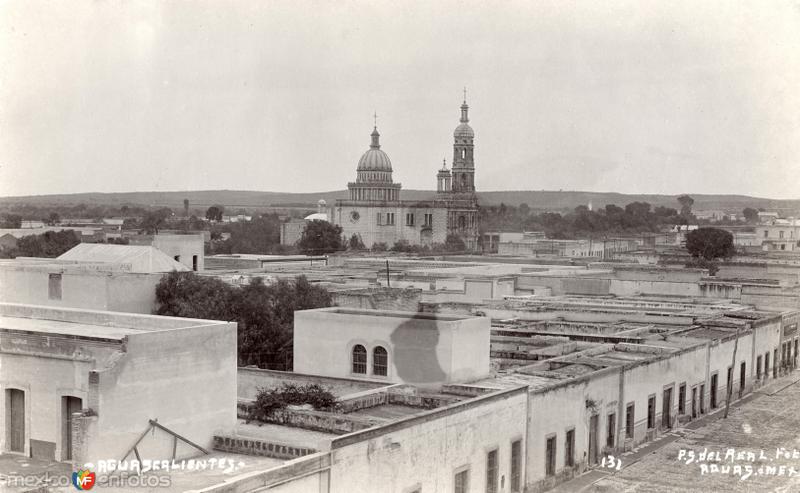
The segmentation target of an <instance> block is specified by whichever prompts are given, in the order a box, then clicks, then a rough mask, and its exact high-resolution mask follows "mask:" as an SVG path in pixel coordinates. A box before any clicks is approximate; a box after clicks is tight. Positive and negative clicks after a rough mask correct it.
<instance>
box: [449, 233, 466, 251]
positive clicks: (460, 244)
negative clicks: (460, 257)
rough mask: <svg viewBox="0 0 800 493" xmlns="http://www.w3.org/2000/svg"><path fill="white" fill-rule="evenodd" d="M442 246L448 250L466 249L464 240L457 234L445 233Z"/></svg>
mask: <svg viewBox="0 0 800 493" xmlns="http://www.w3.org/2000/svg"><path fill="white" fill-rule="evenodd" d="M444 247H445V249H446V250H447V251H448V252H463V251H464V250H466V249H467V246H466V245H465V244H464V240H462V239H461V238H460V237H459V236H458V235H453V234H449V235H447V238H445V240H444Z"/></svg>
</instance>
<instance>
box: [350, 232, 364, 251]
mask: <svg viewBox="0 0 800 493" xmlns="http://www.w3.org/2000/svg"><path fill="white" fill-rule="evenodd" d="M347 248H349V249H350V250H364V249H366V247H365V246H364V242H363V241H361V237H360V236H358V235H357V234H355V233H353V236H351V237H350V240H349V241H348V242H347Z"/></svg>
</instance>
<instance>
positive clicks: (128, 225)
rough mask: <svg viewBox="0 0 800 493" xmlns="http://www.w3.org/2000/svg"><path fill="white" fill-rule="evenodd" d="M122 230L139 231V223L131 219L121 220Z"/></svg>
mask: <svg viewBox="0 0 800 493" xmlns="http://www.w3.org/2000/svg"><path fill="white" fill-rule="evenodd" d="M122 229H129V230H130V229H139V221H137V220H136V219H134V218H132V217H128V218H125V219H123V220H122Z"/></svg>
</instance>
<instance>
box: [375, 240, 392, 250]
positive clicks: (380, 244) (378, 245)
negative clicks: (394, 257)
mask: <svg viewBox="0 0 800 493" xmlns="http://www.w3.org/2000/svg"><path fill="white" fill-rule="evenodd" d="M388 249H389V247H388V246H387V245H386V243H384V242H382V241H381V242H378V243H373V244H372V248H371V250H372V251H373V252H385V251H386V250H388Z"/></svg>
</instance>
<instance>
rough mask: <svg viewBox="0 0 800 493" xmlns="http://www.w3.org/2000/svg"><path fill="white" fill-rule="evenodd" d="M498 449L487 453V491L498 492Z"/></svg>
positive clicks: (487, 492)
mask: <svg viewBox="0 0 800 493" xmlns="http://www.w3.org/2000/svg"><path fill="white" fill-rule="evenodd" d="M498 469H499V468H498V466H497V449H495V450H492V451H490V452H489V453H488V454H486V493H497V476H498V473H499V471H498Z"/></svg>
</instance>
